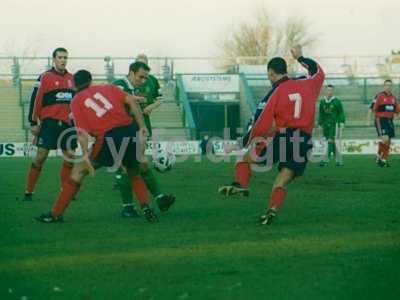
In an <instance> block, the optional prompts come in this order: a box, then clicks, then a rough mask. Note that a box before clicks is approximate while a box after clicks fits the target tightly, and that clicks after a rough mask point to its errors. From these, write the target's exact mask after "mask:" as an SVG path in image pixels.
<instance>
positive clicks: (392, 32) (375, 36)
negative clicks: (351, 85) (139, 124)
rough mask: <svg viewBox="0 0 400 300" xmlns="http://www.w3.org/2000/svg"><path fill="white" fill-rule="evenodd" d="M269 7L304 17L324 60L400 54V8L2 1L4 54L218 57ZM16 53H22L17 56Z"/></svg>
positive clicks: (233, 0)
mask: <svg viewBox="0 0 400 300" xmlns="http://www.w3.org/2000/svg"><path fill="white" fill-rule="evenodd" d="M260 6H265V7H266V8H267V10H268V11H269V12H270V13H271V14H272V15H274V19H275V20H276V21H277V22H280V21H282V20H284V19H285V18H287V17H288V16H301V17H304V18H306V19H307V20H308V21H309V22H310V24H312V31H313V32H314V33H318V34H319V37H320V41H319V46H318V48H317V49H314V52H316V54H318V56H325V55H341V54H350V55H351V54H357V55H358V54H382V55H384V54H388V53H389V52H390V50H391V49H400V35H399V30H400V1H399V0H381V1H376V0H372V1H361V0H335V1H327V0H298V1H293V0H279V1H269V0H265V1H257V0H152V1H148V0H147V1H138V0H111V1H105V0H86V1H85V0H67V1H57V0H31V1H29V0H1V3H0V54H10V52H14V53H13V54H20V53H21V51H22V50H23V49H27V45H29V47H30V48H28V49H29V51H35V52H36V54H38V55H48V54H49V52H50V51H51V50H52V49H53V48H54V47H56V46H65V47H66V48H68V49H69V50H70V54H71V56H89V55H94V56H104V55H112V56H133V55H136V53H138V52H146V53H147V54H148V55H150V56H166V55H169V56H213V55H216V54H217V53H218V52H217V50H216V46H215V43H216V40H217V39H218V38H219V37H220V36H221V35H223V34H224V32H226V30H227V29H228V28H230V27H231V26H232V25H233V24H235V23H237V22H240V21H246V20H250V19H251V18H252V15H253V14H254V10H255V9H256V8H257V7H260ZM15 52H16V53H15Z"/></svg>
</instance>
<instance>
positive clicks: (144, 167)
mask: <svg viewBox="0 0 400 300" xmlns="http://www.w3.org/2000/svg"><path fill="white" fill-rule="evenodd" d="M147 63H148V61H147V57H146V56H145V55H144V54H141V55H138V56H137V57H136V60H135V62H134V63H132V64H131V65H130V66H129V73H128V75H127V76H125V77H124V78H121V79H118V80H115V81H114V82H113V84H114V85H116V86H118V87H119V88H120V89H122V90H123V91H125V92H126V93H128V94H131V95H136V96H142V97H144V99H145V100H144V102H142V103H140V108H141V110H142V113H143V119H144V122H145V125H146V127H147V130H148V131H149V135H150V137H151V134H152V130H151V129H152V128H151V122H150V115H151V113H152V112H153V110H155V109H157V108H158V107H159V106H160V105H161V101H162V100H161V94H160V92H159V90H160V85H159V83H158V80H157V79H156V78H155V77H154V76H152V75H150V74H149V71H150V68H149V67H148V64H147ZM140 175H141V176H142V178H143V180H144V182H145V183H146V186H147V188H148V190H149V191H150V193H151V195H152V196H153V197H154V198H155V200H156V202H157V205H158V207H159V209H160V210H161V211H166V210H168V209H169V207H170V206H171V205H172V204H173V203H174V202H175V196H173V195H166V194H164V193H162V192H161V189H160V186H159V184H158V181H157V178H156V177H155V176H154V174H153V171H152V168H151V165H150V164H149V163H148V162H142V163H141V164H140ZM114 186H115V188H116V189H118V190H120V192H121V198H122V202H123V208H122V212H121V215H122V217H125V218H132V217H137V216H138V213H137V211H136V209H135V207H134V205H133V196H132V189H131V187H130V183H129V179H128V176H127V174H126V172H125V171H124V170H123V169H119V170H118V171H117V173H116V175H115V185H114Z"/></svg>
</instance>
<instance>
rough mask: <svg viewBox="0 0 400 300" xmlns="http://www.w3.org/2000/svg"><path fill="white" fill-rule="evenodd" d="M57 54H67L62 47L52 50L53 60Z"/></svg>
mask: <svg viewBox="0 0 400 300" xmlns="http://www.w3.org/2000/svg"><path fill="white" fill-rule="evenodd" d="M57 52H66V53H68V51H67V49H65V48H63V47H58V48H56V49H54V50H53V58H56V56H57Z"/></svg>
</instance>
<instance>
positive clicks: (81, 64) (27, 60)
mask: <svg viewBox="0 0 400 300" xmlns="http://www.w3.org/2000/svg"><path fill="white" fill-rule="evenodd" d="M134 59H135V58H134V57H115V56H103V57H73V56H71V57H70V58H69V62H68V68H69V69H70V70H71V71H72V72H74V71H76V70H78V69H82V68H85V69H88V70H90V71H91V72H92V73H93V74H94V75H95V76H100V77H101V76H104V75H105V76H106V77H108V76H112V75H117V76H119V75H122V74H126V73H127V72H128V66H129V64H130V63H131V62H133V61H134ZM267 60H268V58H267V57H238V58H235V59H228V60H227V59H222V58H219V57H149V65H150V67H151V68H152V73H153V74H157V75H158V76H160V77H163V78H164V79H166V80H168V79H169V78H172V76H173V74H175V73H180V74H183V73H218V72H245V73H257V72H260V71H261V70H262V72H263V73H265V70H264V69H265V65H266V63H267ZM316 60H317V61H318V62H319V63H320V64H321V65H322V66H324V69H325V70H326V73H328V74H331V75H334V76H345V77H354V76H363V77H367V76H378V77H388V76H400V55H388V56H379V55H376V56H328V57H317V58H316ZM255 61H257V62H262V64H261V65H254V62H255ZM51 62H52V59H51V57H11V56H8V57H6V56H3V57H1V56H0V78H1V77H2V78H15V79H16V78H18V77H21V78H32V77H35V76H37V74H40V73H42V72H43V71H44V70H46V69H48V68H49V67H51ZM295 66H296V68H297V67H298V70H301V67H300V66H299V65H298V64H295ZM296 70H297V69H295V70H294V71H296Z"/></svg>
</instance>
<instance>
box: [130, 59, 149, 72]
mask: <svg viewBox="0 0 400 300" xmlns="http://www.w3.org/2000/svg"><path fill="white" fill-rule="evenodd" d="M140 69H143V70H145V71H148V72H150V67H149V66H148V65H146V64H145V63H144V62H141V61H135V62H134V63H131V64H130V65H129V72H133V73H136V72H137V71H139V70H140Z"/></svg>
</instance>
